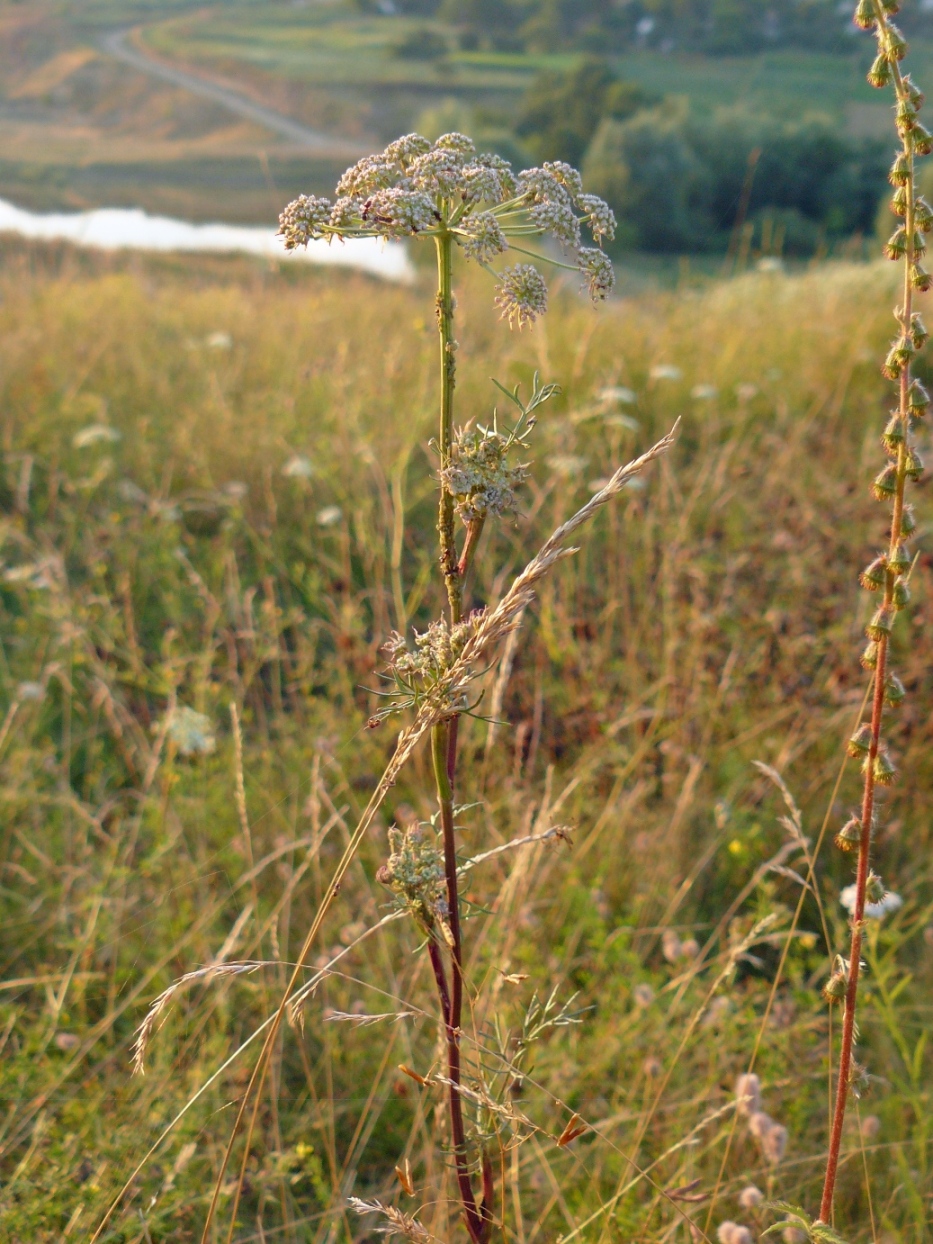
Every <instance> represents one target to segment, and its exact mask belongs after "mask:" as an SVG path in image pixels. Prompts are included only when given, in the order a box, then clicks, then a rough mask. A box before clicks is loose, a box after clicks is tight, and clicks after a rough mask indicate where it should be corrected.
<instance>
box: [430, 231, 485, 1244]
mask: <svg viewBox="0 0 933 1244" xmlns="http://www.w3.org/2000/svg"><path fill="white" fill-rule="evenodd" d="M436 244H437V328H438V338H439V345H440V385H441V409H440V433H439V437H438V449H439V453H440V465H441V470H442V471H443V470H444V468H445V467H446V466H447V465H448V464H449V462H450V451H451V445H452V443H453V402H454V387H455V384H456V371H457V358H456V350H457V343H456V341H455V340H454V335H453V319H454V300H453V284H452V252H453V239H452V238H451V236H450V235H449V234H440V235H439V236H438V237H437V239H436ZM437 529H438V535H439V537H440V552H441V557H440V561H441V571H442V573H443V576H444V585H445V587H446V589H447V602H448V606H449V609H450V625H451V627H454V626H456V625H457V623H458V622H459V621H460V620H461V618H462V614H463V576H464V575H465V573H466V569H467V567H468V565H469V560H470V558H469V554H471V553H472V551H473V549H474V548H475V542H474V543H473V545H472V546H471V547H470V548H469V549H467V548H465V549H464V557H463V560H462V561H461V559H460V558H459V557H458V555H457V546H456V538H455V534H454V499H453V497H452V496H451V494H450V493H449V492H448V490H447V488H446V487H445V486H444V484H443V482H442V483H441V490H440V502H439V511H438V523H437ZM477 534H478V533H477ZM467 543H468V545H469V541H468V542H467ZM458 726H459V718H458V717H456V716H455V717H450V718H448V719H447V720H446V721H441V722H438V723H437V725H436V726H434V727H433V729H432V731H431V752H432V757H433V761H434V778H435V783H436V786H437V802H438V807H439V809H440V814H441V829H442V833H443V839H444V875H445V882H446V887H447V907H448V923H449V927H450V934H451V946H450V984H449V988H448V982H447V976H446V973H445V971H444V964H443V961H442V959H441V955H440V951H439V948H438V946H437V945H436V944H435V943H432V945H431V966H432V969H433V971H434V978H435V981H436V983H437V987H438V996H439V998H440V1003H441V1013H442V1016H443V1019H444V1029H445V1034H446V1039H447V1077H448V1079H449V1080H450V1091H449V1110H450V1132H451V1141H452V1144H453V1150H454V1165H455V1167H456V1172H457V1186H458V1189H459V1192H460V1200H461V1203H462V1205H463V1214H464V1218H465V1220H466V1225H467V1230H468V1231H469V1234H470V1238H471V1240H472V1241H473V1244H486V1241H487V1240H488V1238H489V1233H490V1230H491V1227H492V1219H491V1216H490V1212H489V1206H491V1204H492V1191H491V1188H492V1173H491V1166H489V1163H488V1160H487V1159H486V1157H485V1155H484V1157H483V1190H484V1196H483V1200H482V1202H481V1203H480V1205H477V1202H476V1196H475V1194H474V1192H473V1181H472V1179H471V1176H470V1167H469V1159H468V1154H467V1144H466V1128H465V1126H464V1122H463V1099H462V1097H461V1094H460V1085H461V1081H462V1069H461V1062H460V1037H461V1023H462V1019H463V941H462V935H461V930H460V894H459V887H458V883H457V843H456V836H455V830H454V785H455V779H456V773H457V735H458Z"/></svg>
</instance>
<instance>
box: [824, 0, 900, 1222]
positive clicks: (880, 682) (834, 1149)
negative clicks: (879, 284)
mask: <svg viewBox="0 0 933 1244" xmlns="http://www.w3.org/2000/svg"><path fill="white" fill-rule="evenodd" d="M874 8H875V14H876V20H877V22H878V28H879V30H880V31H882V32H883V31H884V30H885V27H886V24H887V17H886V15H885V12H884V10H883V8H882V6H881V4H880V3H879V0H874ZM891 71H892V76H893V79H894V89H895V94H896V96H897V99H898V101H902V100H904V99H906V98H907V90H906V87H905V85H904V80H903V75H902V74H901V71H900V66H899V65H898V63H897V62H896V61H895V62H893V64H892V66H891ZM903 152H904V155H905V157H906V160H907V163H908V173H907V182H906V192H907V195H906V198H907V213H906V218H905V230H906V234H907V251H906V255H905V256H904V295H903V298H904V301H903V304H902V306H901V307H900V309H899V312H898V313H897V315H898V319H899V320H900V324H901V335H902V338H903V339H906V338H907V337H908V336H909V334H910V331H911V317H912V313H913V285H912V282H911V269H912V267H913V264H914V262H915V259H916V218H915V217H916V213H915V204H916V200H915V182H914V161H913V151H912V144H911V139H910V135H909V133H907V134H905V136H904V140H903ZM898 379H899V381H900V391H899V402H898V412H897V413H898V417H899V420H900V423H901V429H902V432H903V438H902V440H901V442H900V445H899V448H898V453H897V482H896V486H895V493H894V500H893V508H892V514H891V533H890V542H889V547H888V561H889V565H888V569H887V573H886V575H885V587H884V604H885V605H886V606H891V605H892V603H893V599H894V582H895V578H896V575H895V573H894V572H893V571H892V570H891V568H890V562H891V559H892V557H893V556H894V554H895V552H896V550H897V549H898V548H899V546H900V544H901V541H902V539H903V517H904V489H905V485H906V482H907V441H908V433H909V424H910V417H909V416H910V412H909V405H908V402H909V390H910V384H911V369H910V361H909V359H908V360H907V361H906V362H905V363H904V365H903V367H902V369H901V372H900V376H899V377H898ZM888 646H889V645H888V638H887V636H882V638H881V639H880V640H879V641H878V649H877V662H876V665H875V671H874V689H873V694H872V708H871V723H870V725H871V740H870V744H869V751H868V756H867V758H866V761H865V766H864V771H865V782H864V787H863V790H862V810H861V820H862V826H861V837H860V840H859V852H858V868H857V872H856V879H855V905H854V908H853V912H852V937H851V943H850V947H849V972H848V981H847V985H846V996H845V1012H844V1015H843V1021H842V1042H841V1045H840V1051H839V1075H838V1081H837V1086H836V1100H835V1105H834V1109H833V1118H832V1124H831V1127H830V1137H829V1152H828V1154H827V1159H826V1176H825V1179H824V1183H823V1196H822V1200H821V1202H820V1221H821V1222H823V1223H827V1224H828V1223H829V1222H830V1221H831V1219H832V1214H833V1200H834V1196H835V1191H836V1175H837V1172H838V1169H839V1155H840V1152H841V1149H842V1133H843V1126H844V1124H845V1115H846V1105H847V1103H848V1096H849V1087H850V1084H851V1080H852V1070H853V1050H854V1047H855V1036H856V1007H857V1003H858V984H859V969H860V966H861V962H860V961H861V953H862V935H863V931H864V922H865V891H866V886H867V884H868V876H869V868H870V864H871V836H872V822H873V820H874V813H875V793H876V783H877V779H876V774H875V761H876V759H877V757H878V752H879V749H880V746H881V727H882V720H883V716H884V707H885V688H886V684H887V676H888Z"/></svg>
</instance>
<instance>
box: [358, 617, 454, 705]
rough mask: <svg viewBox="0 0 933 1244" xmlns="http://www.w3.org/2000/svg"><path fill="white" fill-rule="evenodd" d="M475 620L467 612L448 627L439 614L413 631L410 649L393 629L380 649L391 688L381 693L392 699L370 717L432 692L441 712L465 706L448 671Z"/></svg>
mask: <svg viewBox="0 0 933 1244" xmlns="http://www.w3.org/2000/svg"><path fill="white" fill-rule="evenodd" d="M476 621H477V615H475V614H471V615H470V617H468V618H465V619H464V620H463V621H462V622H459V623H457V625H456V626H454V627H453V628H452V629H451V628H449V627H448V625H447V622H446V621H445V619H443V618H440V619H438V621H436V622H432V623H431V624H430V626H429V627H428V629H427V630H426V631H422V632H421V633H420V634H419V633H418V632H417V631H416V632H415V649H414V651H412V650H411V649H410V648H409V647H408V644H407V643H406V642H405V637H404V636H403V635H400V634H399V633H398V631H393V632H392V634H391V635H390V636H389V638H388V640H387V641H386V642H385V644H383V647H382V651H383V652H384V653H385V655H386V665H387V677H388V678H389V679H390V680H391V681H392V682H393V683H394V684H395V688H394V690H393V691H389V692H383V693H381V694H383V695H388V697H389V698H390V699H391V701H392V703H391V704H390V705H389V707H388V708H386V709H383V710H382V712H379V713H376V714H375V718H374V720H375V721H380V720H382V718H384V717H387V716H388V715H389V714H390V713H396V712H400V711H402V710H403V709H406V708H415V709H418V708H420V707H421V705H422V704H423V703H424V702H425V700H427V699H428V698H429V697H432V696H433V697H435V698H437V697H440V699H441V701H442V703H441V704H440V705H439V707H440V708H441V709H442V711H443V712H444V713H449V714H450V715H453V714H454V713H457V712H462V711H463V710H464V709H465V708H466V704H465V699H464V689H463V687H461V686H457V685H454V680H452V679H451V677H450V672H451V669H452V668H453V666H454V664H455V662H456V661H457V659H458V658H459V657H460V656H461V654H462V653H463V649H464V648H465V646H466V644H467V641H468V640H469V639H470V637H471V636H472V635H473V634H474V632H475V630H476Z"/></svg>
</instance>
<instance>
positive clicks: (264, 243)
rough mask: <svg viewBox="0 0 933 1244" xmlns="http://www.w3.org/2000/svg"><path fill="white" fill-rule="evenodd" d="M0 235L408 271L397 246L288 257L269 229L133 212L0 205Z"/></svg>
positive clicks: (391, 275)
mask: <svg viewBox="0 0 933 1244" xmlns="http://www.w3.org/2000/svg"><path fill="white" fill-rule="evenodd" d="M0 233H15V234H18V235H19V236H20V237H25V238H38V239H43V240H46V241H57V240H61V241H67V242H73V243H75V244H76V245H77V246H88V247H95V248H97V249H99V250H142V251H221V252H227V253H236V252H239V253H242V254H247V255H260V256H264V257H266V258H269V259H276V260H282V259H286V260H288V262H290V263H295V262H298V263H300V262H306V263H316V264H331V265H334V266H338V267H344V268H356V269H359V270H360V271H363V272H369V273H371V274H372V275H374V276H379V277H382V278H383V279H384V280H387V281H402V282H407V281H410V280H411V279H412V276H413V274H414V270H413V268H412V266H411V262H410V261H409V258H408V254H407V252H406V250H405V247H404V245H403V244H401V243H398V242H396V243H383V242H381V241H380V240H379V239H377V238H356V239H353V240H351V241H349V242H334V243H328V242H311V243H309V245H308V248H307V250H306V251H295V252H292V254H291V255H288V254H287V253H286V251H285V250H284V249H283V247H282V243H281V241H280V240H279V239H278V238H277V237H276V236H275V231H274V230H273V229H268V228H262V227H260V226H255V225H225V224H205V225H197V224H192V223H191V222H190V221H186V220H173V219H172V218H171V217H169V216H150V215H149V213H148V212H144V211H142V210H141V209H139V208H124V207H103V208H97V209H95V210H93V211H89V212H49V213H37V212H28V211H25V210H24V209H23V208H21V207H16V206H15V204H13V203H8V202H7V201H6V200H5V199H0Z"/></svg>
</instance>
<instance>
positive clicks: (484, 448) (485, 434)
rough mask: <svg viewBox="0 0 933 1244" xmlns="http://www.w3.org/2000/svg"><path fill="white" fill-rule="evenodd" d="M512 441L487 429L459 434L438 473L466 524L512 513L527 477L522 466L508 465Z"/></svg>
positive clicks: (459, 431) (523, 465)
mask: <svg viewBox="0 0 933 1244" xmlns="http://www.w3.org/2000/svg"><path fill="white" fill-rule="evenodd" d="M513 443H514V442H512V440H511V438H510V437H508V436H507V435H505V434H504V433H502V432H498V431H495V430H491V429H489V428H477V429H474V430H472V431H464V430H463V429H460V430H458V432H457V434H456V436H455V437H454V443H453V445H452V446H451V449H450V459H449V464H448V466H446V467H445V468H444V469H443V470H442V471H441V479H442V481H443V483H444V487H445V488H446V489H447V491H448V492H449V493H450V494H451V495H452V496H453V497H454V499H455V501H456V506H457V513H458V514H459V515H460V517H461V518H462V519H463V521H464V522H465V523H471V522H476V521H477V520H479V519H485V518H487V517H488V516H490V515H492V516H493V517H495V518H501V517H502V516H503V515H506V514H511V513H513V511H514V510H515V506H516V496H515V491H516V489H517V488H518V487H519V486H520V485H521V483H522V481H523V480H525V479H527V477H528V467H527V464H525V463H516V464H515V465H514V466H510V465H509V461H508V453H509V449H510V448H511V446H512V444H513Z"/></svg>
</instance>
